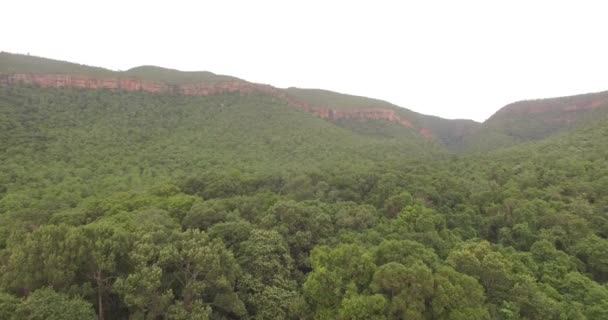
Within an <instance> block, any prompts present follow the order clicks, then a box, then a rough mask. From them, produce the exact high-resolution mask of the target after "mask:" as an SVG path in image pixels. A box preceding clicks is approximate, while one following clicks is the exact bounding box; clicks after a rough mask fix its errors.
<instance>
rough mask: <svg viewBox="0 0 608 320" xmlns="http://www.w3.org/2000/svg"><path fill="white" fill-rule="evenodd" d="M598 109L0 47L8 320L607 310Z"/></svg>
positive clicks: (607, 149) (549, 315) (587, 98)
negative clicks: (481, 116)
mask: <svg viewBox="0 0 608 320" xmlns="http://www.w3.org/2000/svg"><path fill="white" fill-rule="evenodd" d="M604 97H605V95H604V94H603V93H600V94H592V95H583V96H578V97H570V98H558V99H547V100H540V101H528V102H521V103H516V104H513V105H510V106H508V107H506V108H505V109H503V110H501V111H499V112H497V113H496V115H494V116H493V117H492V118H490V119H489V120H488V121H486V122H485V123H484V124H478V123H476V122H473V121H469V120H446V119H441V118H438V117H432V116H427V115H422V114H418V113H416V112H414V111H411V110H408V109H405V108H400V107H397V106H394V105H392V104H390V103H388V102H384V101H381V100H376V99H370V98H365V97H357V96H351V95H345V94H341V93H336V92H330V91H324V90H311V89H296V88H289V89H280V88H275V87H272V86H269V85H263V84H256V83H251V82H247V81H245V80H241V79H238V78H233V77H225V76H217V75H214V74H211V73H207V72H196V73H183V72H180V71H175V70H167V69H163V68H158V67H149V66H146V67H139V68H135V69H131V70H129V71H125V72H115V71H109V70H105V69H100V68H90V67H86V66H80V65H77V64H71V63H66V62H60V61H54V60H47V59H42V58H35V57H27V56H16V55H10V54H0V319H9V320H20V319H65V320H81V319H91V320H93V319H102V320H103V319H170V320H177V319H213V320H227V319H310V320H312V319H410V318H411V319H479V320H488V319H498V320H507V319H530V320H533V319H552V320H562V319H605V318H607V317H608V288H607V287H606V282H607V281H608V263H607V261H608V217H607V216H606V212H608V200H607V199H608V166H607V161H608V126H606V125H605V124H606V117H604V113H605V110H606V109H608V108H604V107H603V106H604V104H603V102H602V101H604ZM573 106H574V107H573ZM475 150H483V152H468V151H475ZM454 151H459V152H454Z"/></svg>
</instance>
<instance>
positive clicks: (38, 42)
mask: <svg viewBox="0 0 608 320" xmlns="http://www.w3.org/2000/svg"><path fill="white" fill-rule="evenodd" d="M604 3H606V4H604ZM1 7H2V9H1V10H2V18H1V19H0V50H3V51H8V52H16V53H28V52H29V53H30V54H32V55H37V56H44V57H49V58H55V59H60V60H68V61H72V62H78V63H83V64H89V65H94V66H101V67H106V68H110V69H115V70H126V69H129V68H132V67H135V66H138V65H144V64H152V65H159V66H163V67H169V68H175V69H180V70H208V71H212V72H215V73H220V74H228V75H233V76H237V77H240V78H243V79H246V80H249V81H254V82H261V83H268V84H272V85H274V86H278V87H289V86H296V87H303V88H322V89H328V90H333V91H339V92H343V93H350V94H355V95H363V96H368V97H373V98H379V99H383V100H387V101H390V102H392V103H395V104H397V105H399V106H402V107H406V108H409V109H412V110H414V111H418V112H422V113H426V114H432V115H438V116H441V117H445V118H470V119H475V120H478V121H482V120H484V119H486V118H487V117H489V116H490V115H492V114H493V113H494V112H495V111H496V110H497V109H499V108H500V107H502V106H504V105H505V104H507V103H510V102H514V101H517V100H521V99H531V98H542V97H551V96H562V95H571V94H578V93H586V92H594V91H603V90H608V1H581V0H577V1H574V0H573V1H555V0H553V1H532V0H528V1H513V0H510V1H491V0H480V1H466V0H465V1H422V0H421V1H380V0H374V1H352V0H351V1H329V0H325V1H313V0H306V1H288V0H277V1H259V0H258V1H251V0H249V1H229V0H228V1H219V0H215V1H178V0H171V1H150V0H148V1H127V0H120V1H114V0H102V1H83V0H80V1H64V0H53V1H31V0H19V1H10V0H7V1H3V3H2V6H1Z"/></svg>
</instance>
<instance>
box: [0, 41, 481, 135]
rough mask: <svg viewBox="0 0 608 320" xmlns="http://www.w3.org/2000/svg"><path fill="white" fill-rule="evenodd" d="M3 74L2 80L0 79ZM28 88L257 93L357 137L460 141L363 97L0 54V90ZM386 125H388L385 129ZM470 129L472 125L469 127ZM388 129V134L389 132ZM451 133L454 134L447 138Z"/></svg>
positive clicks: (425, 119) (447, 128) (445, 127)
mask: <svg viewBox="0 0 608 320" xmlns="http://www.w3.org/2000/svg"><path fill="white" fill-rule="evenodd" d="M2 74H4V76H2ZM2 83H4V84H5V85H7V84H8V85H13V84H20V83H24V84H33V85H38V86H43V87H79V88H89V89H97V88H101V89H122V90H128V91H133V90H137V91H149V92H160V93H179V94H186V95H209V94H217V93H221V92H245V93H250V92H262V93H265V94H269V95H272V96H274V97H276V98H278V99H280V100H282V101H284V102H286V103H287V104H289V105H291V106H295V107H298V108H300V109H303V110H305V111H307V112H310V113H312V114H314V115H316V116H318V117H321V118H323V119H326V120H330V121H333V122H334V123H337V124H339V125H342V126H343V127H345V128H349V129H350V130H353V131H355V132H357V133H358V134H372V135H380V136H385V137H392V138H396V139H400V138H402V139H411V138H414V139H425V140H431V141H436V142H439V143H445V142H450V141H451V140H453V139H454V138H453V137H454V136H455V137H459V136H460V135H461V134H462V133H461V131H462V130H461V129H458V128H459V127H461V126H462V125H460V124H455V125H452V123H451V121H450V120H445V119H440V118H437V117H429V116H425V115H422V114H418V113H416V112H413V111H411V110H408V109H404V108H400V107H398V106H395V105H393V104H391V103H388V102H385V101H382V100H378V99H371V98H366V97H359V96H352V95H346V94H340V93H336V92H331V91H326V90H316V89H298V88H288V89H278V88H274V87H272V86H269V85H262V84H256V83H251V82H247V81H244V80H241V79H238V78H235V77H230V76H222V75H216V74H213V73H211V72H206V71H203V72H182V71H178V70H172V69H165V68H160V67H155V66H142V67H136V68H133V69H130V70H128V71H124V72H117V71H111V70H107V69H102V68H95V67H87V66H83V65H79V64H74V63H69V62H63V61H56V60H51V59H44V58H38V57H31V56H24V55H15V54H9V53H1V54H0V84H2ZM387 122H390V123H387ZM468 124H469V125H472V122H470V123H468ZM388 128H391V129H388ZM452 128H455V129H454V130H455V131H454V132H452Z"/></svg>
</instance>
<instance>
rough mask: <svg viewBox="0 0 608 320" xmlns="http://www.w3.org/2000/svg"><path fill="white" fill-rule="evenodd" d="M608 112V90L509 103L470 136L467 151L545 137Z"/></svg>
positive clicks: (465, 142)
mask: <svg viewBox="0 0 608 320" xmlns="http://www.w3.org/2000/svg"><path fill="white" fill-rule="evenodd" d="M607 115H608V92H599V93H589V94H582V95H576V96H568V97H559V98H550V99H538V100H529V101H521V102H516V103H512V104H509V105H507V106H505V107H503V108H501V109H500V110H498V111H497V112H496V113H495V114H494V115H492V116H491V117H490V118H489V119H488V120H486V121H485V122H484V123H483V124H482V125H481V126H480V127H479V128H478V129H477V130H474V131H472V132H471V134H469V135H468V136H466V137H465V138H464V139H463V141H462V145H463V148H464V149H466V150H490V149H496V148H500V147H507V146H513V145H516V144H518V143H523V142H527V141H534V140H541V139H543V138H546V137H550V136H551V135H554V134H559V133H561V132H563V131H566V130H569V129H572V128H576V127H578V126H584V125H586V123H588V122H589V121H592V120H595V119H601V118H605V117H606V116H607Z"/></svg>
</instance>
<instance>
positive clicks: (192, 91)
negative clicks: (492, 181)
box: [0, 74, 432, 139]
mask: <svg viewBox="0 0 608 320" xmlns="http://www.w3.org/2000/svg"><path fill="white" fill-rule="evenodd" d="M18 84H28V85H36V86H40V87H45V88H66V87H71V88H83V89H114V90H125V91H145V92H153V93H169V94H183V95H191V96H207V95H211V94H217V93H222V92H240V93H253V92H263V93H266V94H269V95H272V96H274V97H276V98H278V99H281V100H283V101H285V102H287V103H288V104H289V105H291V106H294V107H297V108H300V109H302V110H304V111H307V112H310V113H312V114H315V115H316V116H318V117H320V118H323V119H327V120H339V119H358V120H365V119H373V120H386V121H392V122H395V123H398V124H400V125H403V126H405V127H408V128H413V127H414V125H413V124H412V122H411V121H410V120H408V119H406V118H404V117H402V116H400V115H398V114H397V112H396V111H395V110H391V109H385V108H375V107H369V108H363V109H331V108H328V107H324V106H313V105H311V104H309V103H307V102H305V101H302V100H300V99H297V98H295V97H293V96H290V95H289V94H287V93H286V92H285V91H283V90H281V89H277V88H275V87H273V86H270V85H265V84H258V83H251V82H247V81H241V80H233V81H224V82H216V83H191V84H180V85H170V84H167V83H163V82H154V81H146V80H141V79H135V78H107V79H100V78H92V77H86V76H78V75H64V74H0V85H2V86H11V85H18ZM420 134H421V135H423V136H424V137H425V138H427V139H430V137H431V136H432V134H431V133H430V132H428V130H427V129H421V130H420Z"/></svg>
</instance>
